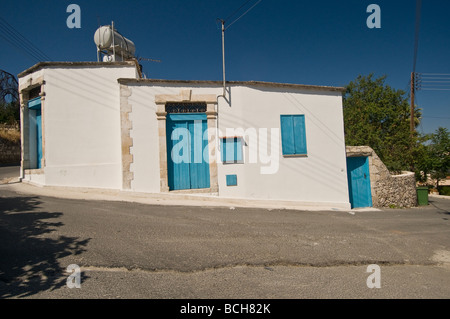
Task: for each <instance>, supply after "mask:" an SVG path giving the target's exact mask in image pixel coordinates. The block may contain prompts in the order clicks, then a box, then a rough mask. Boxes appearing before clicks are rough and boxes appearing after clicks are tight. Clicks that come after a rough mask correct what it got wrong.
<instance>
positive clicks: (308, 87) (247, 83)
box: [117, 78, 346, 93]
mask: <svg viewBox="0 0 450 319" xmlns="http://www.w3.org/2000/svg"><path fill="white" fill-rule="evenodd" d="M117 81H118V82H119V83H120V84H132V83H153V84H159V83H170V84H212V85H220V86H222V85H223V82H222V81H205V80H163V79H132V78H120V79H117ZM226 84H228V85H243V86H263V87H284V88H294V89H306V90H319V91H333V92H341V93H342V92H345V90H346V88H344V87H335V86H320V85H305V84H292V83H277V82H263V81H226Z"/></svg>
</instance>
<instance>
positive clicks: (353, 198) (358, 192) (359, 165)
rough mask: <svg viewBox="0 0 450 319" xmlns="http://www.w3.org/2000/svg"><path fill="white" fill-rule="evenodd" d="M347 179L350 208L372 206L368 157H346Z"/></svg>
mask: <svg viewBox="0 0 450 319" xmlns="http://www.w3.org/2000/svg"><path fill="white" fill-rule="evenodd" d="M347 179H348V192H349V197H350V203H351V205H352V208H360V207H372V193H371V187H370V173H369V159H368V158H367V157H347Z"/></svg>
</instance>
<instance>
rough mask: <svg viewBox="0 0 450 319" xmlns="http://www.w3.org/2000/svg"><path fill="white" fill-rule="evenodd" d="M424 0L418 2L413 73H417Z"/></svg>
mask: <svg viewBox="0 0 450 319" xmlns="http://www.w3.org/2000/svg"><path fill="white" fill-rule="evenodd" d="M421 8H422V0H417V1H416V27H415V35H414V60H413V72H416V63H417V51H418V48H419V31H420V16H421Z"/></svg>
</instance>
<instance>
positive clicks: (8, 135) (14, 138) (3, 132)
mask: <svg viewBox="0 0 450 319" xmlns="http://www.w3.org/2000/svg"><path fill="white" fill-rule="evenodd" d="M0 139H2V140H5V141H8V142H10V143H13V144H17V143H20V131H19V130H11V129H3V128H0Z"/></svg>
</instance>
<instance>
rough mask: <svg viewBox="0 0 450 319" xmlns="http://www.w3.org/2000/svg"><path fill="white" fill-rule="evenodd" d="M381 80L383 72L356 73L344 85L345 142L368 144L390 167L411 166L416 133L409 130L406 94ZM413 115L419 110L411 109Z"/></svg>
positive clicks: (383, 78)
mask: <svg viewBox="0 0 450 319" xmlns="http://www.w3.org/2000/svg"><path fill="white" fill-rule="evenodd" d="M385 81H386V76H382V77H379V78H376V79H375V78H374V75H373V74H370V75H368V76H362V75H360V76H358V78H357V79H356V80H355V81H352V82H350V83H349V84H348V85H347V87H346V88H347V90H346V92H345V93H344V96H343V107H344V125H345V142H346V144H347V145H355V146H356V145H368V146H370V147H371V148H372V149H373V150H374V151H375V152H376V153H377V154H378V156H379V157H380V159H381V160H382V161H383V162H384V163H385V165H386V166H387V168H388V169H389V170H391V171H401V170H411V169H412V168H413V166H414V152H415V151H416V150H415V147H416V145H417V143H416V141H417V135H416V134H413V135H412V134H411V132H410V104H409V102H408V97H407V95H406V93H405V92H404V91H402V90H396V89H393V88H392V87H390V86H389V85H387V84H386V83H385ZM415 116H416V117H417V118H419V117H420V110H418V109H417V110H415ZM416 125H418V120H417V119H416Z"/></svg>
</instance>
